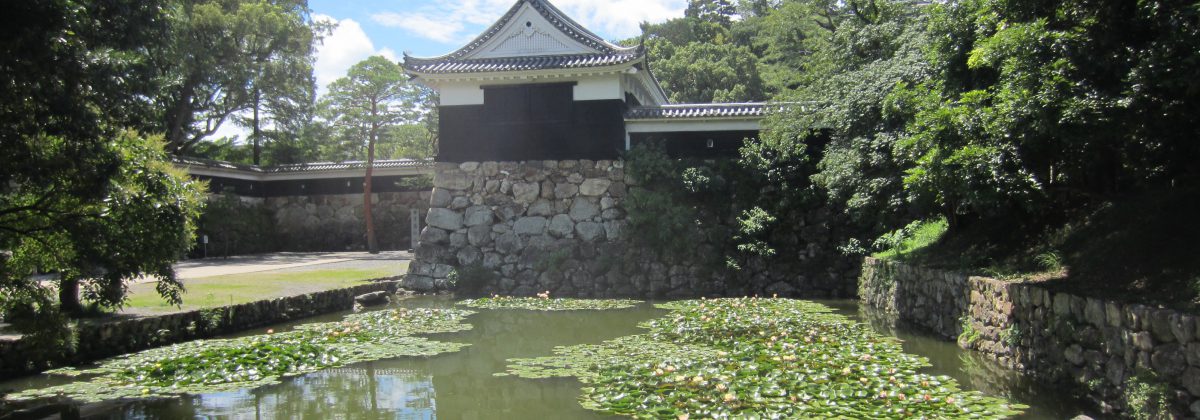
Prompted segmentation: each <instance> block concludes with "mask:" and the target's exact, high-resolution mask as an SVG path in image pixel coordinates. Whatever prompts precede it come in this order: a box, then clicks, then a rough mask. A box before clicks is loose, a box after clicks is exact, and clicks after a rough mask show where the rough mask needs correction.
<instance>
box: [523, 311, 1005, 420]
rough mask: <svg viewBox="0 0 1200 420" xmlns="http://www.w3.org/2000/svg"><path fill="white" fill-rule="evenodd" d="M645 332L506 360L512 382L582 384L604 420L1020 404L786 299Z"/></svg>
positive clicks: (970, 409) (919, 413)
mask: <svg viewBox="0 0 1200 420" xmlns="http://www.w3.org/2000/svg"><path fill="white" fill-rule="evenodd" d="M659 307H661V308H663V309H668V310H671V311H672V312H671V313H670V314H668V315H666V316H664V317H662V318H659V319H655V320H652V321H649V322H647V323H645V324H643V326H644V327H646V328H648V329H649V330H650V331H649V332H648V333H647V334H642V335H634V336H629V337H622V338H618V339H616V340H610V341H606V342H604V343H602V344H599V345H580V346H571V347H559V348H556V349H555V350H554V356H550V357H541V358H536V359H514V360H510V361H509V368H508V373H507V374H512V375H518V376H521V377H529V378H548V377H570V376H573V377H577V378H579V379H580V380H581V381H582V382H583V383H584V384H585V387H584V389H583V396H582V397H581V399H580V400H581V404H582V405H583V406H584V407H585V408H589V409H592V410H596V411H599V412H602V413H606V414H615V415H624V416H633V417H638V418H684V417H692V416H695V417H716V418H722V417H768V418H773V417H805V418H812V417H822V418H836V417H851V418H868V417H869V418H901V417H962V416H968V415H969V416H973V417H979V418H1003V417H1008V416H1013V415H1017V414H1020V410H1022V409H1024V407H1023V406H1021V405H1017V404H1010V403H1008V402H1006V401H1003V400H999V399H995V398H991V397H985V396H983V395H982V394H980V393H977V392H968V391H962V390H960V389H959V388H958V386H957V384H956V383H955V382H954V380H953V379H950V378H949V377H945V376H931V375H927V374H922V373H919V372H918V370H919V369H921V368H924V367H927V366H928V362H927V361H926V360H925V359H923V358H920V357H916V356H911V355H907V354H904V353H903V352H902V351H901V348H900V345H899V343H898V342H896V341H894V340H891V339H888V338H885V337H882V336H879V335H878V334H877V333H875V332H873V331H872V330H871V329H870V328H869V327H867V326H865V325H863V324H858V323H854V322H851V321H850V320H848V319H847V318H845V317H844V316H841V315H836V314H833V313H831V312H832V311H831V310H830V309H829V308H828V307H825V306H822V305H819V304H815V303H811V302H804V301H794V300H787V299H756V298H755V299H752V298H742V299H720V300H691V301H679V302H672V303H667V304H662V305H659Z"/></svg>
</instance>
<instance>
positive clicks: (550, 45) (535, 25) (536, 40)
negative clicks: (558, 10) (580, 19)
mask: <svg viewBox="0 0 1200 420" xmlns="http://www.w3.org/2000/svg"><path fill="white" fill-rule="evenodd" d="M598 52H599V51H597V50H595V49H592V48H591V47H588V46H586V45H583V44H581V43H579V41H576V40H574V39H572V38H571V37H570V36H567V35H566V34H564V33H562V32H561V31H559V30H558V28H556V27H555V26H554V25H553V24H551V23H550V22H549V21H547V20H546V18H545V17H543V16H542V14H541V13H538V11H537V10H535V9H534V8H533V7H532V6H530V4H529V3H524V4H523V5H521V10H519V11H518V12H517V13H516V14H515V15H513V17H512V18H511V19H509V20H508V22H507V23H506V24H505V26H504V28H503V29H501V30H500V31H499V33H498V34H497V35H496V36H494V37H492V39H490V40H488V41H487V43H486V44H484V45H483V46H481V47H479V48H477V49H476V50H475V51H473V52H472V53H471V54H468V55H467V56H466V57H463V58H464V59H471V58H503V57H529V56H539V55H565V54H595V53H598Z"/></svg>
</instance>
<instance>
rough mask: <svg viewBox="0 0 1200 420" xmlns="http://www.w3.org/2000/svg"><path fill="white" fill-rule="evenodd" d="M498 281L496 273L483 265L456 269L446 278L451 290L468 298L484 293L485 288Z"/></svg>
mask: <svg viewBox="0 0 1200 420" xmlns="http://www.w3.org/2000/svg"><path fill="white" fill-rule="evenodd" d="M497 280H499V278H498V276H497V275H496V272H495V271H492V270H491V269H488V268H486V267H484V266H483V264H473V265H468V266H465V267H458V268H455V269H454V270H452V271H450V275H449V276H447V277H446V281H447V282H449V284H450V288H451V289H454V291H455V293H458V294H463V295H468V296H470V295H477V294H480V293H482V292H483V289H484V288H486V287H488V286H491V285H494V284H496V281H497Z"/></svg>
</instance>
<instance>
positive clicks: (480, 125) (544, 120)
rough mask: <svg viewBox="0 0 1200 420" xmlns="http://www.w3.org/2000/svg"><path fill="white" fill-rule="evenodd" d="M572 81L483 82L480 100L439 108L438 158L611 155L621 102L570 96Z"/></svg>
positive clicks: (621, 125)
mask: <svg viewBox="0 0 1200 420" xmlns="http://www.w3.org/2000/svg"><path fill="white" fill-rule="evenodd" d="M573 89H574V83H556V84H537V85H516V86H495V87H484V104H483V105H465V106H443V107H441V108H439V110H440V112H441V115H440V116H439V118H440V122H439V124H440V125H439V129H440V133H439V136H440V138H439V140H438V141H439V144H438V155H437V161H439V162H471V161H476V162H478V161H520V160H562V159H616V158H617V157H618V156H619V154H620V153H621V151H622V150H624V149H625V119H624V115H623V112H624V109H625V103H624V101H621V100H603V101H574V100H573Z"/></svg>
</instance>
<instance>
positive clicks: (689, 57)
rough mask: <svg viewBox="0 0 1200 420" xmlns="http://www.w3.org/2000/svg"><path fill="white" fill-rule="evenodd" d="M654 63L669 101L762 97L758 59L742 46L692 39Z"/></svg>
mask: <svg viewBox="0 0 1200 420" xmlns="http://www.w3.org/2000/svg"><path fill="white" fill-rule="evenodd" d="M662 50H666V48H662V49H660V51H662ZM656 64H657V66H656V67H655V74H656V75H657V76H658V77H659V79H660V80H661V82H662V85H663V88H664V89H666V90H667V92H669V93H670V95H671V101H672V102H692V103H696V102H700V103H705V102H714V101H715V102H746V101H760V100H763V99H765V93H764V92H763V84H762V78H760V77H759V74H758V58H757V57H755V56H754V53H752V52H751V51H750V50H749V49H747V48H746V47H741V46H737V45H733V44H720V45H718V44H708V43H698V42H693V43H691V44H687V45H685V46H682V47H680V48H678V49H676V50H674V53H673V54H670V56H669V58H666V59H661V60H658V61H657V62H656Z"/></svg>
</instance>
